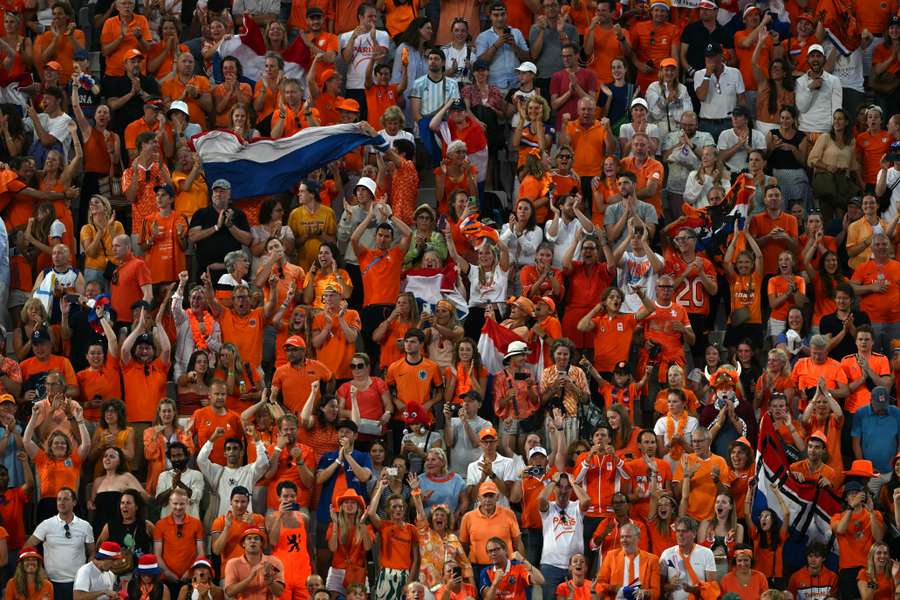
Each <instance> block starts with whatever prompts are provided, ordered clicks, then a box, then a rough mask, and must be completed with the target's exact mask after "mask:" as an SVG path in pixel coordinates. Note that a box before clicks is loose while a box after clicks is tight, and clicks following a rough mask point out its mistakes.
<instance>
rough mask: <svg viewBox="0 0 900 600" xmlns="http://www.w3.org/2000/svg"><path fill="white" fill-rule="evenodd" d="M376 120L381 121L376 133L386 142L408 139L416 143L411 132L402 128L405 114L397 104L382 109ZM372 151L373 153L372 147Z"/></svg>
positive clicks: (404, 122)
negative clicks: (379, 128) (379, 129)
mask: <svg viewBox="0 0 900 600" xmlns="http://www.w3.org/2000/svg"><path fill="white" fill-rule="evenodd" d="M378 122H379V123H381V127H382V129H381V131H379V132H378V133H379V134H380V135H381V137H383V138H384V140H385V141H386V142H387V143H388V144H393V143H394V140H408V141H410V142H411V143H413V144H415V143H416V138H415V137H413V134H411V133H410V132H408V131H406V130H405V129H403V127H404V126H405V125H406V115H404V114H403V109H402V108H400V107H399V106H397V105H393V106H388V107H387V108H386V109H384V112H383V113H381V117H380V118H379V119H378ZM372 153H373V154H374V148H373V152H372Z"/></svg>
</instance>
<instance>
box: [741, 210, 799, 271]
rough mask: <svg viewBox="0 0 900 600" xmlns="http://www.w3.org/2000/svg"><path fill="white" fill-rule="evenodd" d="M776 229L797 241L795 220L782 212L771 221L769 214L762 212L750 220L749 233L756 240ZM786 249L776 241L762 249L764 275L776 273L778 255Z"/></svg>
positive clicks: (792, 216)
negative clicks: (778, 228)
mask: <svg viewBox="0 0 900 600" xmlns="http://www.w3.org/2000/svg"><path fill="white" fill-rule="evenodd" d="M776 227H780V228H781V229H783V230H784V232H785V233H786V234H787V235H789V236H790V237H792V238H793V239H797V219H796V218H795V217H794V215H791V214H788V213H786V212H782V213H781V214H780V215H779V216H778V217H777V218H775V219H773V218H772V217H770V216H769V213H767V212H762V213H759V214H758V215H754V216H753V217H752V218H751V219H750V233H751V234H752V235H753V237H754V238H756V239H759V238H760V237H762V236H764V235H766V234H768V233H769V232H770V231H772V230H773V229H775V228H776ZM787 249H788V247H787V246H785V245H784V244H783V243H782V242H778V241H772V242H769V243H768V244H766V245H765V246H763V247H762V253H763V265H764V268H763V271H764V272H765V274H766V275H774V274H776V273H777V272H778V255H779V254H781V253H782V252H783V251H785V250H787Z"/></svg>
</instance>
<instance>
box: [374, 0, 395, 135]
mask: <svg viewBox="0 0 900 600" xmlns="http://www.w3.org/2000/svg"><path fill="white" fill-rule="evenodd" d="M388 1H390V0H388ZM399 98H400V94H398V93H397V84H396V83H389V84H388V85H374V84H373V85H372V86H371V87H369V88H367V89H366V110H367V111H368V113H367V116H366V120H367V121H368V122H369V125H371V126H372V127H374V128H375V130H376V131H377V130H379V129H381V115H383V114H384V111H385V110H387V108H388V107H389V106H396V105H397V103H398V102H397V101H398V100H399Z"/></svg>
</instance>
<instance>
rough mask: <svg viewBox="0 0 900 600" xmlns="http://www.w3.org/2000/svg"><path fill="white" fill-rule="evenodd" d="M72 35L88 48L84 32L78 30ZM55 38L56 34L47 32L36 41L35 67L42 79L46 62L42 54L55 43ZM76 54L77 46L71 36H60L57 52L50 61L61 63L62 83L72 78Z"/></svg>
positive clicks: (60, 75) (33, 51)
mask: <svg viewBox="0 0 900 600" xmlns="http://www.w3.org/2000/svg"><path fill="white" fill-rule="evenodd" d="M72 35H73V36H74V37H75V40H76V41H77V42H78V44H79V45H80V46H81V47H82V48H86V44H85V42H84V32H83V31H81V30H80V29H76V30H75V31H73V32H72ZM54 37H55V34H54V33H53V32H52V31H45V32H44V33H42V34H41V35H39V36H37V37H36V38H35V39H34V45H33V46H32V49H31V52H32V54H33V56H34V58H35V61H34V62H35V65H34V66H35V68H37V71H38V74H40V75H41V76H42V77H43V75H44V63H45V61H44V59H43V58H42V57H41V54H42V53H43V52H44V50H45V49H46V48H48V47H49V46H50V45H51V44H52V43H53V38H54ZM74 54H75V46H74V44H72V40H71V39H70V38H69V36H68V35H65V34H63V35H61V36H59V40H58V41H57V42H56V52H55V53H53V54H52V55H50V60H55V61H56V62H58V63H59V66H60V67H62V69H60V71H59V80H60V81H61V82H66V81H68V80H69V79H71V78H72V70H73V69H72V57H73V56H74ZM47 62H49V61H47Z"/></svg>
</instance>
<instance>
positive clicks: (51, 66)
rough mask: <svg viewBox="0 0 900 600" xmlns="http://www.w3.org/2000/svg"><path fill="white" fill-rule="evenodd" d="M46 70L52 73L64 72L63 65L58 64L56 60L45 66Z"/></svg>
mask: <svg viewBox="0 0 900 600" xmlns="http://www.w3.org/2000/svg"><path fill="white" fill-rule="evenodd" d="M44 68H45V69H50V70H52V71H62V65H61V64H59V63H58V62H56V61H55V60H51V61H50V62H48V63H47V64H45V65H44Z"/></svg>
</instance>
